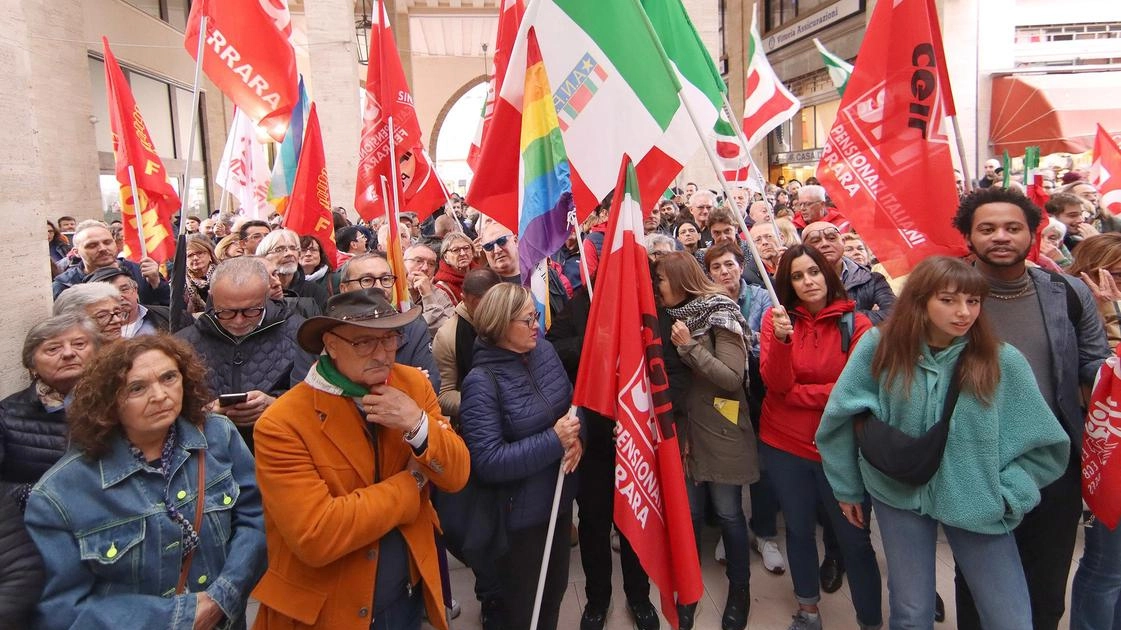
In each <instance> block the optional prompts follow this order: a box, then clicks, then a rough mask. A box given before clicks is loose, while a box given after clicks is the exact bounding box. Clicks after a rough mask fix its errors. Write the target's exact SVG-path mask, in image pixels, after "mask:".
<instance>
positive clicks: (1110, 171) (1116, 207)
mask: <svg viewBox="0 0 1121 630" xmlns="http://www.w3.org/2000/svg"><path fill="white" fill-rule="evenodd" d="M1090 183H1091V184H1093V185H1094V186H1095V187H1096V188H1097V189H1098V192H1099V193H1101V196H1102V198H1101V201H1100V202H1099V203H1100V204H1101V207H1102V208H1103V209H1105V210H1109V211H1110V212H1112V213H1113V214H1121V148H1118V147H1117V141H1115V140H1114V139H1113V136H1110V135H1109V132H1108V131H1106V130H1105V129H1103V128H1102V126H1101V125H1098V134H1097V136H1095V137H1094V163H1093V164H1092V165H1091V166H1090Z"/></svg>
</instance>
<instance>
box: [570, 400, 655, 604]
mask: <svg viewBox="0 0 1121 630" xmlns="http://www.w3.org/2000/svg"><path fill="white" fill-rule="evenodd" d="M601 422H604V423H606V422H607V421H605V420H604V421H601ZM588 424H589V428H588V436H589V437H588V450H587V452H586V453H585V454H584V458H583V459H582V460H580V489H579V493H578V494H577V495H576V503H577V504H578V505H579V506H580V522H579V523H577V525H576V527H577V532H578V534H579V537H580V563H581V564H582V565H583V566H584V576H585V578H586V579H587V581H586V582H585V583H584V593H585V595H586V596H587V601H588V604H587V605H588V606H589V607H592V608H598V609H602V610H606V609H607V606H608V605H609V604H610V603H611V555H612V554H611V526H612V523H613V511H614V506H615V450H614V446H613V444H612V442H611V435H610V426H607V425H606V424H605V425H604V427H603V428H604V429H605V430H606V431H607V434H606V436H599V435H597V434H598V431H596V430H594V428H596V426H597V425H594V424H593V423H592V421H591V419H589V422H588ZM597 437H606V446H607V448H595V447H594V446H593V444H592V442H593V440H596V438H597ZM595 446H601V447H602V446H605V445H604V444H598V443H597V444H596V445H595ZM619 564H620V565H621V568H622V571H623V592H624V593H625V594H626V596H627V601H633V602H644V601H650V578H649V577H647V575H646V571H645V570H643V568H642V565H641V564H639V562H638V556H637V555H635V553H634V548H632V547H631V545H630V543H629V542H627V539H626V537H624V536H620V537H619Z"/></svg>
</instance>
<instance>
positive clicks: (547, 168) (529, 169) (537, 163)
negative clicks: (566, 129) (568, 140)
mask: <svg viewBox="0 0 1121 630" xmlns="http://www.w3.org/2000/svg"><path fill="white" fill-rule="evenodd" d="M564 157H565V152H564V141H563V140H561V130H560V129H559V128H557V127H553V128H552V129H551V130H549V133H548V134H547V135H545V136H542V137H540V138H537V139H535V140H533V141H532V142H530V143H529V145H528V146H526V148H525V151H522V163H523V165H524V169H525V170H524V175H523V179H524V180H525V181H527V182H531V181H533V180H535V179H537V178H538V177H540V176H542V175H544V174H545V173H552V172H553V171H555V170H556V168H557V164H560V163H561V162H562V161H563V160H564Z"/></svg>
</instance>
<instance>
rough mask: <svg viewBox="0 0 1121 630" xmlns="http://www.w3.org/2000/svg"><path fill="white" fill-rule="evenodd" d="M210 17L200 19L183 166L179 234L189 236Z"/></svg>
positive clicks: (203, 16) (203, 15)
mask: <svg viewBox="0 0 1121 630" xmlns="http://www.w3.org/2000/svg"><path fill="white" fill-rule="evenodd" d="M208 21H210V16H208V15H206V13H205V12H204V13H203V14H202V17H201V18H200V19H199V45H198V51H197V52H196V54H195V83H194V86H193V87H192V88H191V132H190V133H189V134H188V135H187V164H186V165H184V166H183V194H182V195H180V198H179V234H180V235H186V234H187V206H188V205H189V204H188V203H187V202H188V201H189V200H190V197H191V161H192V160H194V153H195V137H196V135H197V134H198V126H199V81H200V79H201V76H202V53H203V50H204V49H205V44H206V23H207V22H208Z"/></svg>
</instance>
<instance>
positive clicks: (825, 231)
mask: <svg viewBox="0 0 1121 630" xmlns="http://www.w3.org/2000/svg"><path fill="white" fill-rule="evenodd" d="M817 235H820V236H821V240H823V241H832V240H837V241H839V240H841V230H839V229H838V228H835V227H827V228H821V229H819V230H813V231H811V232H808V233H805V234H802V242H803V243H806V244H807V245H809V241H810V240H814V239H816V238H817ZM829 235H833V237H834V238H828V236H829Z"/></svg>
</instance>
